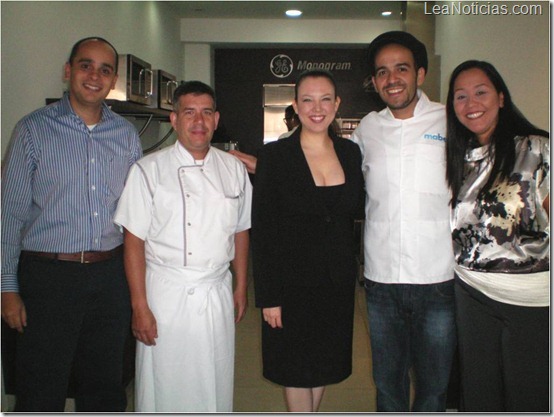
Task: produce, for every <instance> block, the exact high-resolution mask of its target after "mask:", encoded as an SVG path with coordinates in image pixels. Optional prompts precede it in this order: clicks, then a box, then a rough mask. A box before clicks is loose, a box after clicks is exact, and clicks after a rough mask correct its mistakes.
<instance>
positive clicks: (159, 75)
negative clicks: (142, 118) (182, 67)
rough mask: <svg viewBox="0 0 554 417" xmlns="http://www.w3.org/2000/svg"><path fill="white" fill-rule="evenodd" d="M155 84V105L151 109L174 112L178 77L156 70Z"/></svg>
mask: <svg viewBox="0 0 554 417" xmlns="http://www.w3.org/2000/svg"><path fill="white" fill-rule="evenodd" d="M154 84H155V85H156V88H155V90H156V91H155V94H154V96H153V99H154V100H153V103H152V105H151V106H149V107H154V108H156V107H157V108H160V109H164V110H170V111H171V110H173V93H174V92H175V89H176V88H177V87H178V86H179V83H178V82H177V77H175V75H173V74H170V73H168V72H166V71H163V70H160V69H158V70H154Z"/></svg>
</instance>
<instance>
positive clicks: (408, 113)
mask: <svg viewBox="0 0 554 417" xmlns="http://www.w3.org/2000/svg"><path fill="white" fill-rule="evenodd" d="M418 101H419V96H418V94H417V93H416V95H415V96H414V98H413V99H412V101H411V102H410V104H408V106H406V107H404V108H402V109H391V108H390V107H389V110H390V111H391V113H392V115H393V116H394V118H395V119H399V120H407V119H411V118H412V117H414V113H415V108H416V106H417V102H418Z"/></svg>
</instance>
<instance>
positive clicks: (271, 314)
mask: <svg viewBox="0 0 554 417" xmlns="http://www.w3.org/2000/svg"><path fill="white" fill-rule="evenodd" d="M262 313H263V316H264V320H265V321H266V322H267V324H269V325H270V326H271V327H273V328H276V327H278V328H280V329H282V328H283V323H282V322H281V307H280V306H279V307H269V308H264V309H262Z"/></svg>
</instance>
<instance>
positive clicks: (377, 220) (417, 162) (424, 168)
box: [352, 31, 456, 412]
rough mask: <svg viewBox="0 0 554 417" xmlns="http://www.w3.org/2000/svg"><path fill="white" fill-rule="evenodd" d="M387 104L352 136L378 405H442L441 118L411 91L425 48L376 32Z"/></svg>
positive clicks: (447, 317) (444, 254) (374, 49)
mask: <svg viewBox="0 0 554 417" xmlns="http://www.w3.org/2000/svg"><path fill="white" fill-rule="evenodd" d="M369 61H370V71H371V75H372V81H373V84H374V85H375V89H376V90H377V92H378V93H379V96H380V97H381V99H382V100H383V101H384V102H385V104H386V106H387V107H386V108H385V109H383V110H381V111H380V112H372V113H370V114H368V115H367V116H366V117H364V118H363V119H362V121H361V122H360V124H359V127H358V128H357V129H356V131H355V132H354V133H353V135H352V140H354V141H355V142H356V143H358V144H359V146H360V148H361V150H362V153H363V163H362V169H363V171H364V177H365V181H366V192H367V197H368V198H367V200H366V222H365V234H364V252H365V255H364V258H365V263H364V276H365V278H366V280H365V287H366V295H367V306H368V314H369V330H370V334H371V349H372V355H373V378H374V380H375V384H376V386H377V411H395V412H402V411H410V376H409V374H410V371H412V372H413V373H412V376H413V377H414V385H415V398H414V402H413V406H412V411H444V410H445V408H446V392H447V388H448V381H449V376H450V369H451V364H452V358H453V355H454V350H455V346H456V335H455V317H454V281H453V265H454V264H453V255H452V243H451V238H450V227H449V208H448V203H449V200H450V193H449V191H448V188H447V184H446V180H445V150H444V148H445V142H446V116H445V109H444V106H443V105H441V104H439V103H433V102H431V101H430V100H429V98H428V97H427V96H426V95H425V93H423V92H422V91H421V90H420V89H419V87H420V86H421V85H422V84H423V81H424V79H425V74H426V72H427V52H426V49H425V45H423V44H422V43H421V42H420V41H419V40H417V39H416V38H415V37H413V36H412V35H410V34H408V33H406V32H401V31H393V32H387V33H383V34H381V35H380V36H378V37H377V38H375V39H374V40H373V42H372V43H371V44H370V46H369Z"/></svg>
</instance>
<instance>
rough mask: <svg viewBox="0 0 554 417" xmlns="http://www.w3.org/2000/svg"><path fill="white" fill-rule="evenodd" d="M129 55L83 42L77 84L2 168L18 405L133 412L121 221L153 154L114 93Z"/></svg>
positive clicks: (69, 75)
mask: <svg viewBox="0 0 554 417" xmlns="http://www.w3.org/2000/svg"><path fill="white" fill-rule="evenodd" d="M117 60H118V55H117V51H116V50H115V48H114V47H113V46H112V45H111V44H110V43H109V42H107V41H106V40H104V39H102V38H96V37H94V38H85V39H82V40H80V41H79V42H77V43H76V44H75V45H74V47H73V49H72V51H71V54H70V57H69V60H68V62H67V63H66V64H65V68H64V71H65V78H66V80H67V81H68V86H69V91H68V93H65V94H64V96H63V97H62V99H61V100H60V101H58V102H56V103H54V104H51V105H49V106H46V107H44V108H41V109H39V110H36V111H34V112H33V113H31V114H29V115H27V116H25V117H24V118H23V119H22V120H21V121H20V122H19V123H18V124H17V125H16V127H15V129H14V132H13V135H12V139H11V143H10V150H9V153H8V157H7V159H6V163H5V164H4V167H3V173H2V287H1V288H2V318H3V319H4V320H5V321H6V323H7V324H8V326H10V327H11V328H13V329H16V330H17V331H18V340H17V355H16V357H17V359H16V397H17V400H16V410H15V411H63V410H64V407H65V398H66V395H67V388H68V381H69V375H70V372H71V368H72V366H73V368H74V372H75V376H76V393H75V407H76V410H77V411H124V410H125V408H126V396H125V391H124V387H123V386H122V368H123V366H122V361H123V349H124V344H125V338H126V336H127V334H128V331H129V321H130V304H129V293H128V287H127V284H126V279H125V273H124V268H123V257H122V253H123V250H122V240H123V238H122V234H121V231H120V230H119V229H118V228H117V227H116V226H115V225H114V223H113V215H114V211H115V209H116V207H117V203H118V200H119V197H120V194H121V192H122V190H123V185H124V182H125V178H126V176H127V172H128V170H129V168H130V167H131V165H132V164H133V163H134V162H135V161H136V160H137V159H139V158H140V157H141V156H142V150H141V146H140V140H139V138H138V135H137V132H136V130H135V128H134V127H133V125H132V124H131V123H129V122H128V121H126V120H125V119H124V118H122V117H120V116H118V115H116V114H115V113H113V112H112V111H111V110H110V109H109V108H108V107H107V106H106V104H105V103H104V99H105V98H106V96H107V95H108V93H109V92H110V90H111V89H113V88H114V86H115V82H116V80H117Z"/></svg>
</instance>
